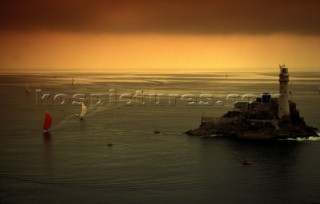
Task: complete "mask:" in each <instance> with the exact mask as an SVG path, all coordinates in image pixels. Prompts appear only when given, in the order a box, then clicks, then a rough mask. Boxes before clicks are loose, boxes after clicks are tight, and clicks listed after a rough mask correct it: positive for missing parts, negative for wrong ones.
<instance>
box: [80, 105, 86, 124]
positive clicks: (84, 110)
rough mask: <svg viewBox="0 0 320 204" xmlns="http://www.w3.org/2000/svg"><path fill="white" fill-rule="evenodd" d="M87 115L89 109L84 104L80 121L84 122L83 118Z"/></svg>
mask: <svg viewBox="0 0 320 204" xmlns="http://www.w3.org/2000/svg"><path fill="white" fill-rule="evenodd" d="M86 113H87V107H86V106H85V105H84V103H82V105H81V113H80V115H79V117H80V120H83V118H84V116H85V115H86Z"/></svg>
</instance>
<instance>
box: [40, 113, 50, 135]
mask: <svg viewBox="0 0 320 204" xmlns="http://www.w3.org/2000/svg"><path fill="white" fill-rule="evenodd" d="M51 123H52V117H51V115H50V113H49V112H48V111H47V112H46V114H45V116H44V121H43V127H42V132H43V134H48V133H49V129H50V126H51Z"/></svg>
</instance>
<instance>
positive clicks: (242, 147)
mask: <svg viewBox="0 0 320 204" xmlns="http://www.w3.org/2000/svg"><path fill="white" fill-rule="evenodd" d="M291 76H292V77H291V82H290V84H291V90H292V97H291V99H292V100H294V101H295V102H297V104H298V109H299V110H300V113H301V115H302V116H303V117H304V118H305V120H306V122H307V123H308V124H310V125H312V126H315V127H318V128H319V127H320V117H319V114H320V103H319V99H320V92H319V85H320V75H319V74H318V73H292V74H291ZM72 78H74V79H75V84H74V85H71V79H72ZM277 80H278V79H277V73H271V74H270V73H254V74H244V73H229V74H228V77H227V78H226V76H225V73H209V74H193V75H188V74H183V75H182V74H145V75H126V74H97V73H94V74H90V73H86V74H70V73H68V74H64V73H55V74H26V75H25V74H20V75H19V74H10V75H8V74H2V75H0V93H1V100H0V104H1V107H2V113H3V114H2V117H1V118H0V123H1V126H0V179H1V183H0V203H1V204H2V203H257V202H259V203H320V193H319V192H320V159H319V156H320V141H318V140H317V139H315V140H311V139H310V140H294V141H287V140H286V141H273V142H257V141H255V142H254V141H236V140H227V139H222V138H220V139H219V138H217V139H201V138H198V137H189V136H186V135H184V134H181V133H183V132H185V131H187V130H189V129H191V128H196V127H198V125H199V123H200V117H201V116H202V115H207V116H209V115H211V116H216V117H219V116H221V115H222V114H223V113H225V112H226V111H227V110H230V109H231V108H232V104H233V103H234V102H235V101H236V100H238V99H234V100H226V96H227V95H228V94H239V95H243V94H255V95H257V96H258V95H259V94H260V93H262V92H270V93H272V94H274V93H277V91H278V81H277ZM27 83H28V84H29V85H30V89H32V91H31V92H30V93H29V94H26V93H25V85H26V84H27ZM35 89H41V90H42V93H51V94H58V93H65V94H67V95H68V96H69V97H72V95H73V94H75V93H84V94H87V96H88V94H91V93H100V94H105V96H108V97H109V95H108V94H110V93H115V98H117V99H118V98H119V95H120V94H123V93H128V94H134V93H135V92H136V91H137V90H138V91H143V92H144V94H158V95H159V94H163V95H161V96H160V98H159V99H160V105H155V104H154V100H153V98H151V101H150V100H149V98H148V97H146V98H145V103H146V105H141V100H140V98H138V101H137V102H136V101H132V105H127V104H126V102H123V101H122V102H121V101H118V102H117V103H114V101H111V102H109V98H108V97H107V102H106V104H104V105H102V106H96V105H95V104H96V102H97V99H96V98H93V99H92V101H91V100H90V97H88V99H89V101H88V104H87V108H88V112H87V117H86V118H85V119H84V120H83V121H79V119H78V118H76V117H75V116H74V115H75V114H76V113H79V112H80V106H73V105H71V104H70V103H69V104H67V105H64V106H63V105H59V104H57V101H56V102H55V103H54V104H52V105H49V104H42V105H41V104H40V105H39V104H38V105H37V102H36V92H35ZM110 89H114V90H115V92H113V91H110ZM168 94H180V96H181V95H183V94H193V95H194V96H196V97H198V96H199V95H200V94H212V95H213V99H214V102H216V101H218V100H221V101H222V102H223V104H224V105H223V106H219V105H215V104H214V105H211V106H203V105H199V104H198V105H194V106H188V105H187V101H182V100H181V99H179V98H178V99H177V100H176V104H172V103H171V104H169V98H168ZM127 101H128V100H127ZM171 102H172V101H171ZM46 110H48V111H49V112H50V113H51V115H52V117H53V123H52V127H51V137H43V136H42V134H41V126H42V122H43V117H44V113H45V111H46ZM155 130H158V131H161V132H162V134H153V131H155ZM109 143H112V144H113V146H112V147H108V144H109ZM244 159H248V160H250V161H251V162H252V165H251V166H247V167H245V166H242V165H241V163H240V161H242V160H244Z"/></svg>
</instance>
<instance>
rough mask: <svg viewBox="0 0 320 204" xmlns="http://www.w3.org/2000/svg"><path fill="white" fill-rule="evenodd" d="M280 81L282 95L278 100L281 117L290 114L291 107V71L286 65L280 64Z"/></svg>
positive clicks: (279, 115)
mask: <svg viewBox="0 0 320 204" xmlns="http://www.w3.org/2000/svg"><path fill="white" fill-rule="evenodd" d="M279 67H280V74H279V83H280V90H279V93H280V96H279V102H278V117H279V118H280V119H281V118H282V117H283V116H288V115H290V109H289V85H288V83H289V73H288V68H286V67H285V65H280V66H279Z"/></svg>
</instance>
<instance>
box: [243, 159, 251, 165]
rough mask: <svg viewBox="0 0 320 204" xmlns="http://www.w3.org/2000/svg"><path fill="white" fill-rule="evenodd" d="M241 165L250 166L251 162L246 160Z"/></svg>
mask: <svg viewBox="0 0 320 204" xmlns="http://www.w3.org/2000/svg"><path fill="white" fill-rule="evenodd" d="M241 164H243V165H244V166H247V165H251V162H249V161H248V160H243V161H242V162H241Z"/></svg>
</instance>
